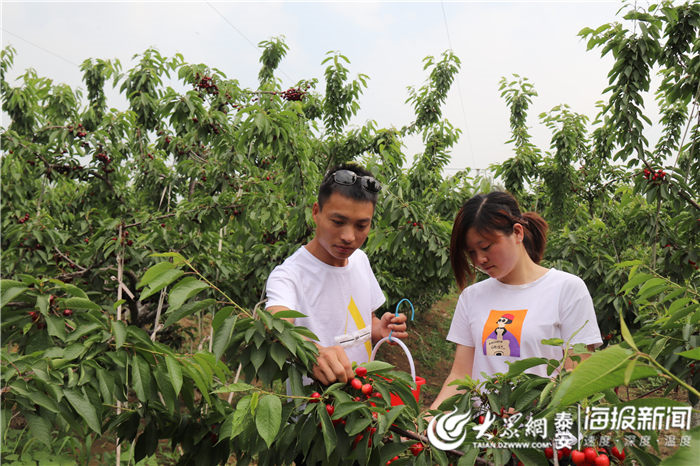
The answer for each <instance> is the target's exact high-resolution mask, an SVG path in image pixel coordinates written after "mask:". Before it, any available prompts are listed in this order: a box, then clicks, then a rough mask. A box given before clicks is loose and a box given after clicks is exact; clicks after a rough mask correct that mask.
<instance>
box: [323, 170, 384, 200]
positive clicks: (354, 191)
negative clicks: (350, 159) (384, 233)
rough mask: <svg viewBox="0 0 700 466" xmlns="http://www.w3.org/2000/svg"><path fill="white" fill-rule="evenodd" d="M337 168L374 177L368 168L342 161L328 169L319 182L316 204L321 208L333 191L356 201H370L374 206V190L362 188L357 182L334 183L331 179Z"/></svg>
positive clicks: (375, 197)
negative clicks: (346, 183)
mask: <svg viewBox="0 0 700 466" xmlns="http://www.w3.org/2000/svg"><path fill="white" fill-rule="evenodd" d="M338 170H349V171H351V172H353V173H355V174H356V175H357V176H371V177H373V178H374V175H373V174H372V173H371V172H370V171H369V170H366V169H365V168H363V167H361V166H360V165H358V164H356V163H344V164H342V165H337V166H335V167H333V168H331V169H330V170H328V172H326V175H325V176H324V177H323V181H322V182H321V187H320V188H319V189H318V206H319V207H320V208H321V209H323V204H325V202H326V201H327V200H328V198H329V197H331V194H333V193H338V194H341V195H343V196H345V197H348V198H350V199H353V200H356V201H364V202H371V203H372V205H373V206H375V207H376V205H377V193H376V192H372V191H368V190H366V189H364V188H363V187H362V185H361V184H360V183H359V182H358V183H355V184H352V185H345V184H339V183H336V182H335V181H334V180H333V173H335V172H336V171H338Z"/></svg>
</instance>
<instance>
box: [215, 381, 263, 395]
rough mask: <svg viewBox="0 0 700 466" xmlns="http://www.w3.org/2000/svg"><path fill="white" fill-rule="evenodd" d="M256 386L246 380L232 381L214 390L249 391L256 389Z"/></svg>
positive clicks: (220, 391)
mask: <svg viewBox="0 0 700 466" xmlns="http://www.w3.org/2000/svg"><path fill="white" fill-rule="evenodd" d="M254 389H255V387H254V386H252V385H250V384H247V383H245V382H236V383H231V384H228V385H224V386H223V387H221V388H219V389H217V390H214V393H232V392H234V393H236V392H247V391H249V390H254Z"/></svg>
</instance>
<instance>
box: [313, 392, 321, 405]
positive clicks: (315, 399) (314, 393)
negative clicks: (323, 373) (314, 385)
mask: <svg viewBox="0 0 700 466" xmlns="http://www.w3.org/2000/svg"><path fill="white" fill-rule="evenodd" d="M320 399H321V394H320V393H319V392H313V393H312V394H311V402H312V403H318V400H320Z"/></svg>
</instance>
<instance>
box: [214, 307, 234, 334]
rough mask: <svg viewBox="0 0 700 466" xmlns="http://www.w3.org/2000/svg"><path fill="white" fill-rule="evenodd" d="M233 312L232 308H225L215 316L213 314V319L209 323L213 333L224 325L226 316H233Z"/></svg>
mask: <svg viewBox="0 0 700 466" xmlns="http://www.w3.org/2000/svg"><path fill="white" fill-rule="evenodd" d="M234 310H235V308H234V307H233V306H226V307H222V308H221V309H219V310H218V311H216V314H214V319H212V321H211V326H212V328H213V329H214V331H217V330H218V329H219V327H221V324H222V323H224V321H225V320H226V318H227V317H228V316H230V315H231V314H233V311H234Z"/></svg>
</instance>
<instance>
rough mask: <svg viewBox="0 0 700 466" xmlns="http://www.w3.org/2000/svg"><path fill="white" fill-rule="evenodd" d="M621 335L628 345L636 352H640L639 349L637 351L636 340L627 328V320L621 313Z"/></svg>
mask: <svg viewBox="0 0 700 466" xmlns="http://www.w3.org/2000/svg"><path fill="white" fill-rule="evenodd" d="M620 333H621V334H622V338H623V339H624V340H625V342H626V343H627V344H628V345H630V346H631V347H632V348H633V349H634V350H635V351H639V349H637V345H635V344H634V339H633V338H632V334H631V333H630V330H629V328H627V324H626V323H625V319H624V318H623V317H622V313H620Z"/></svg>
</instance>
